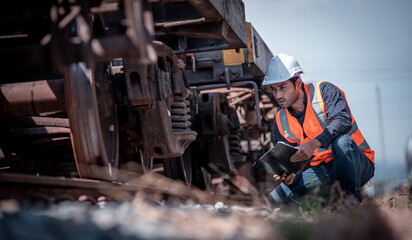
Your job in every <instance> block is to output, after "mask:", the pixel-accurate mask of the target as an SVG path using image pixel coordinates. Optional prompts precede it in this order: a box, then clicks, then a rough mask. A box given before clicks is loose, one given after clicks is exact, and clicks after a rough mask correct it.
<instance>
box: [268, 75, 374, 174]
mask: <svg viewBox="0 0 412 240" xmlns="http://www.w3.org/2000/svg"><path fill="white" fill-rule="evenodd" d="M321 83H322V82H317V83H308V84H305V85H304V87H305V92H306V97H307V105H306V112H305V120H304V121H303V126H301V125H300V124H299V122H298V120H297V119H296V118H295V117H293V116H292V115H291V114H290V112H289V110H287V109H283V108H282V109H281V110H280V111H279V112H278V113H277V114H276V124H277V127H278V129H279V132H280V134H281V135H282V136H283V137H284V138H285V139H286V140H287V141H288V142H289V143H297V144H298V145H301V144H304V143H306V142H308V141H310V140H312V139H315V138H316V137H317V136H319V134H321V133H322V132H323V131H324V130H325V129H326V127H327V126H328V125H329V123H330V120H329V119H328V116H327V115H326V111H325V103H324V102H323V98H322V95H321V92H320V88H319V86H320V84H321ZM338 89H339V88H338ZM339 91H341V93H342V94H343V96H344V97H345V101H346V104H348V101H347V100H346V96H345V93H344V92H343V91H342V90H340V89H339ZM348 108H349V104H348ZM349 111H350V108H349ZM351 117H352V128H351V130H350V131H349V132H348V133H346V134H348V135H349V136H350V137H351V138H352V139H353V140H354V141H355V143H356V144H357V145H358V147H359V148H360V149H361V150H362V151H363V152H364V153H365V155H366V157H367V158H368V159H369V160H370V161H371V162H372V163H373V164H375V163H374V157H375V152H374V151H373V150H371V148H370V147H369V144H368V143H367V142H366V139H365V138H364V137H363V135H362V133H361V131H360V130H359V129H358V125H357V124H356V121H355V118H354V117H353V115H352V113H351ZM302 127H303V129H302ZM303 133H305V134H306V138H304V134H303ZM314 156H315V157H314V159H313V160H312V161H311V163H310V165H311V166H316V165H318V164H320V163H321V162H326V163H328V162H330V161H332V159H333V154H332V144H330V145H329V147H328V148H327V149H325V148H321V147H320V148H317V149H315V153H314Z"/></svg>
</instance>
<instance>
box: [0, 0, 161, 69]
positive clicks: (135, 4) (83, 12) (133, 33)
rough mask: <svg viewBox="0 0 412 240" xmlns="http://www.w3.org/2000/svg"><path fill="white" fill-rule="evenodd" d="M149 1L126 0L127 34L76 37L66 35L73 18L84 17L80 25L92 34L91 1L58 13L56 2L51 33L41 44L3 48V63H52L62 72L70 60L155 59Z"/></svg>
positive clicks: (37, 65)
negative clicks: (63, 13)
mask: <svg viewBox="0 0 412 240" xmlns="http://www.w3.org/2000/svg"><path fill="white" fill-rule="evenodd" d="M145 2H146V1H143V0H126V1H125V4H126V5H125V6H127V7H126V9H125V10H126V12H125V14H126V20H125V23H127V24H128V25H127V27H128V28H127V30H126V32H125V34H118V35H114V36H107V37H100V38H93V37H92V38H88V37H85V36H83V37H76V39H73V41H68V39H64V37H63V36H64V35H65V31H68V30H67V29H68V28H69V27H70V26H69V23H70V21H71V20H74V19H77V18H79V17H81V18H83V19H84V20H82V21H80V22H82V24H80V25H82V26H83V27H85V28H86V29H88V30H86V32H89V34H91V33H90V25H89V26H87V25H88V23H87V22H88V21H90V19H89V18H90V16H89V8H88V7H87V4H86V3H87V1H80V4H81V6H80V5H74V6H72V7H71V8H70V9H67V12H68V14H67V15H65V16H60V15H58V13H57V12H58V10H57V9H58V6H57V5H54V6H52V9H51V10H50V11H51V12H52V14H51V16H52V17H51V18H52V22H53V24H52V25H51V30H50V31H51V33H50V34H48V37H45V38H44V39H42V41H41V44H32V45H21V46H18V47H5V48H1V49H0V55H1V56H2V58H1V59H0V64H1V66H2V68H4V69H22V68H23V69H24V70H27V69H37V68H44V67H48V66H52V67H53V68H54V69H55V72H60V73H61V72H62V69H63V66H64V65H66V64H68V63H73V62H80V61H84V62H88V63H89V64H90V63H92V62H108V61H111V59H113V58H115V57H122V58H125V59H134V60H138V61H140V62H150V63H154V62H155V61H156V59H157V57H156V53H155V51H154V50H153V47H152V45H151V41H152V37H153V35H154V31H153V24H152V19H151V13H150V12H149V11H148V10H147V9H146V8H145V7H144V5H145ZM65 7H66V8H67V6H65ZM85 8H87V9H85ZM139 11H141V12H139ZM53 16H54V17H53ZM56 16H58V17H56ZM142 23H143V24H142ZM86 35H87V34H86ZM79 41H80V42H79ZM113 46H116V47H113Z"/></svg>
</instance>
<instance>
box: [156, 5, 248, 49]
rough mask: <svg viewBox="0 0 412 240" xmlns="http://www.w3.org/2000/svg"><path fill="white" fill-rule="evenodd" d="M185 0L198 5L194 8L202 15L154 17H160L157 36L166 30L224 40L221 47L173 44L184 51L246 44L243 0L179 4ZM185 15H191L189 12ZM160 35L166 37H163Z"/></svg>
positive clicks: (170, 33)
mask: <svg viewBox="0 0 412 240" xmlns="http://www.w3.org/2000/svg"><path fill="white" fill-rule="evenodd" d="M167 2H168V3H169V5H168V6H170V5H173V3H174V1H167ZM182 2H187V3H190V4H191V5H192V6H193V7H194V9H195V10H193V11H196V10H197V12H198V13H197V15H199V14H200V15H199V16H198V17H197V18H195V19H192V18H189V19H179V20H172V21H165V19H160V21H162V22H159V19H155V21H157V23H156V36H157V37H160V36H161V34H166V35H170V36H180V37H185V38H208V39H221V40H222V43H220V44H219V45H220V46H219V47H213V48H209V49H207V48H204V47H203V46H205V45H201V44H199V45H198V47H191V49H190V50H189V49H182V46H183V45H182V46H180V47H178V46H176V47H172V48H173V49H174V50H175V51H177V50H179V53H183V52H198V51H210V50H221V49H229V48H241V47H246V45H247V38H246V26H245V12H244V4H243V2H242V1H240V0H230V1H215V0H190V1H179V4H182ZM183 4H184V3H183ZM183 6H185V5H183ZM184 17H185V16H183V18H184ZM186 17H187V18H188V17H189V16H186ZM158 18H159V17H158ZM166 20H167V19H166ZM158 39H159V40H162V41H164V39H161V38H158ZM174 41H175V40H174ZM186 41H189V40H186ZM195 41H196V40H194V39H191V40H190V42H195ZM164 42H166V43H167V44H168V45H173V44H169V42H170V41H164ZM176 42H177V41H176Z"/></svg>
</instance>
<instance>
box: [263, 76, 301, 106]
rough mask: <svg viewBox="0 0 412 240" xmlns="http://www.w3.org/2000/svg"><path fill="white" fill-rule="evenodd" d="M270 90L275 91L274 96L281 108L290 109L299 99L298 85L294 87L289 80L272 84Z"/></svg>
mask: <svg viewBox="0 0 412 240" xmlns="http://www.w3.org/2000/svg"><path fill="white" fill-rule="evenodd" d="M296 83H297V82H296ZM270 88H271V89H272V90H273V95H274V96H275V99H276V101H277V102H278V104H279V106H280V107H281V108H288V107H290V106H291V105H292V104H293V103H294V102H295V101H296V100H297V98H298V90H297V85H296V86H295V85H293V83H292V82H291V81H289V80H287V81H284V82H281V83H275V84H272V85H270Z"/></svg>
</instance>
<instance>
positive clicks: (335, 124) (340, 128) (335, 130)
mask: <svg viewBox="0 0 412 240" xmlns="http://www.w3.org/2000/svg"><path fill="white" fill-rule="evenodd" d="M320 91H321V94H322V98H323V102H324V103H325V112H326V115H327V117H328V119H329V120H330V124H329V125H328V126H327V127H326V129H325V130H324V131H323V132H322V133H321V134H320V135H319V136H317V137H316V138H315V139H317V140H318V141H319V142H320V144H321V146H323V147H324V148H328V147H329V145H330V144H331V143H332V142H333V140H334V139H335V138H336V137H337V136H339V135H342V134H345V133H347V132H349V131H350V129H351V127H352V117H351V114H350V111H349V106H348V104H347V103H346V100H345V96H344V95H343V94H342V92H341V91H340V90H339V89H338V88H337V87H336V86H335V85H333V84H331V83H329V82H323V83H321V84H320Z"/></svg>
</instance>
